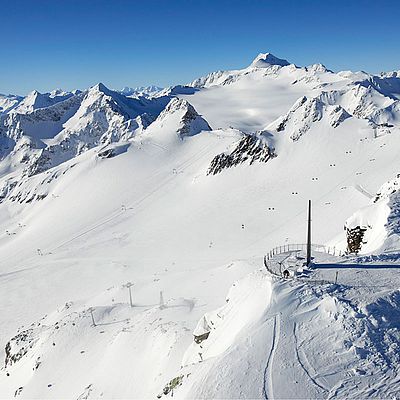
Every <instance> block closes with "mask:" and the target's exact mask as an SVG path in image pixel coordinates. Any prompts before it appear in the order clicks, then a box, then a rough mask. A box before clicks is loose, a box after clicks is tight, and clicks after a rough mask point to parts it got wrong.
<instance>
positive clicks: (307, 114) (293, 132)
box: [275, 93, 351, 141]
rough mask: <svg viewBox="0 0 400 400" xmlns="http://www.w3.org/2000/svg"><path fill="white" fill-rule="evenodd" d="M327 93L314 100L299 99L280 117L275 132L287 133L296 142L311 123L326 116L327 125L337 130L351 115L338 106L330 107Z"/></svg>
mask: <svg viewBox="0 0 400 400" xmlns="http://www.w3.org/2000/svg"><path fill="white" fill-rule="evenodd" d="M330 97H331V96H329V94H328V93H323V94H322V95H320V96H317V97H314V98H308V97H306V96H303V97H301V98H300V99H299V100H297V101H296V103H295V104H294V105H293V107H292V108H291V109H290V110H289V111H288V113H287V114H286V115H284V116H283V117H281V118H280V119H279V120H278V121H277V124H276V128H275V129H276V131H277V132H283V131H289V133H290V138H291V139H292V140H293V141H297V140H299V139H300V137H301V136H303V135H304V134H305V133H306V132H307V131H308V130H309V129H310V128H311V126H312V124H313V123H315V122H317V121H321V120H322V118H323V117H324V116H325V115H326V116H327V118H328V122H329V124H330V125H331V126H332V127H333V128H337V127H338V126H339V125H340V124H341V123H342V122H343V121H345V120H346V119H347V118H349V117H351V115H350V114H349V113H348V112H347V111H346V110H345V109H344V108H343V107H341V106H340V105H330V104H329V103H330V101H332V99H331V98H330Z"/></svg>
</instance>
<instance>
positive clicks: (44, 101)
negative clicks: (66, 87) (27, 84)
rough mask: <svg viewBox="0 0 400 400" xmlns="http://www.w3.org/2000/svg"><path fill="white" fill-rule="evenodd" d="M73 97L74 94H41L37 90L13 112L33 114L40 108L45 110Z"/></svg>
mask: <svg viewBox="0 0 400 400" xmlns="http://www.w3.org/2000/svg"><path fill="white" fill-rule="evenodd" d="M71 96H73V93H66V92H54V93H53V92H52V93H45V94H42V93H39V92H38V91H37V90H34V91H32V92H31V93H29V94H28V96H26V97H25V98H24V99H23V100H22V101H21V102H20V103H19V104H18V106H17V107H15V108H14V109H13V110H12V111H13V112H16V113H20V114H25V113H29V112H32V111H34V110H36V109H38V108H45V107H49V106H52V105H53V104H56V103H58V102H60V101H63V100H66V99H67V98H68V97H71Z"/></svg>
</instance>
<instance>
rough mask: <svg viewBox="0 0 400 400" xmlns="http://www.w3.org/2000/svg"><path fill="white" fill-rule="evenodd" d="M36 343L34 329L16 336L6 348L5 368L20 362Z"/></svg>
mask: <svg viewBox="0 0 400 400" xmlns="http://www.w3.org/2000/svg"><path fill="white" fill-rule="evenodd" d="M34 343H35V340H34V337H33V329H28V330H25V331H22V332H21V333H19V334H18V335H16V336H14V337H13V338H12V339H11V340H10V341H9V342H8V343H7V344H6V347H5V353H6V358H5V361H4V364H5V367H8V366H10V365H12V364H14V363H16V362H17V361H19V360H20V359H21V358H22V357H23V356H24V355H25V354H26V353H27V352H28V350H29V349H30V348H32V347H33V345H34Z"/></svg>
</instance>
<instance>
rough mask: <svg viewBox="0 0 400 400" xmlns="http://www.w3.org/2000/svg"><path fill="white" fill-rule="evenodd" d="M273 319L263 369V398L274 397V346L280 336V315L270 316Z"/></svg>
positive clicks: (276, 344)
mask: <svg viewBox="0 0 400 400" xmlns="http://www.w3.org/2000/svg"><path fill="white" fill-rule="evenodd" d="M272 319H273V321H274V325H273V328H272V332H273V333H272V344H271V351H270V353H269V355H268V359H267V365H266V367H265V370H264V388H263V395H264V398H265V399H274V398H275V397H274V382H273V374H272V373H273V367H274V356H275V351H276V347H277V346H278V343H279V336H280V323H281V320H280V315H279V314H276V315H274V316H273V317H272Z"/></svg>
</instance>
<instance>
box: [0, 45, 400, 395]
mask: <svg viewBox="0 0 400 400" xmlns="http://www.w3.org/2000/svg"><path fill="white" fill-rule="evenodd" d="M399 99H400V73H399V72H396V71H394V72H388V73H384V74H381V75H380V76H375V75H371V74H367V73H364V72H354V73H353V72H349V71H346V72H339V73H334V72H332V71H329V70H328V69H327V68H325V67H324V66H322V65H320V64H316V65H312V66H309V67H307V68H306V67H298V66H295V65H293V64H290V63H289V62H287V61H286V60H282V59H278V58H276V57H274V56H272V55H271V54H269V53H266V54H260V55H259V56H258V57H256V59H255V60H254V61H253V62H252V63H251V65H250V66H249V67H247V68H244V69H241V70H232V71H224V72H215V73H212V74H210V75H208V76H206V77H203V78H199V79H197V80H195V81H194V82H192V83H190V84H187V85H182V86H176V87H171V88H166V89H161V88H156V87H151V88H148V89H147V88H137V89H130V88H124V89H123V90H122V91H115V90H111V89H108V88H106V87H105V86H104V85H102V84H98V85H96V86H94V87H92V88H89V89H88V90H86V91H83V92H81V91H74V92H71V93H66V92H62V91H54V92H52V93H48V94H40V93H38V92H33V93H31V94H30V95H28V96H27V97H25V98H23V97H19V96H1V97H0V107H1V108H0V113H1V114H0V153H1V156H2V158H1V162H0V221H1V226H2V230H1V231H0V346H1V348H0V358H1V359H2V360H4V362H3V364H2V366H1V370H0V398H11V397H14V396H15V397H17V398H21V399H22V398H29V399H32V398H40V399H43V398H71V399H91V398H107V399H108V398H119V399H120V398H155V397H156V396H161V397H162V398H166V397H169V396H172V395H173V396H174V397H178V398H349V397H351V398H367V397H371V398H377V397H380V398H397V397H398V396H399V395H400V379H399V378H398V376H399V370H398V369H399V359H398V358H399V355H398V354H399V350H398V346H399V343H400V336H399V334H398V330H399V327H400V315H399V312H398V308H399V306H400V296H399V287H400V286H399V285H400V275H399V272H400V269H397V267H399V268H400V242H399V232H400V230H399V226H400V225H399V224H400V219H399V212H398V210H399V203H398V199H399V192H398V182H399V175H398V174H399V173H400V171H399V157H400V100H399ZM309 199H311V200H312V205H313V209H312V227H313V241H314V242H315V243H318V244H323V245H326V246H329V247H330V248H335V251H337V254H339V252H340V254H344V253H346V255H345V256H343V257H339V256H337V255H336V256H333V257H327V256H326V255H323V254H319V253H318V254H315V259H314V261H315V264H316V267H315V268H314V269H312V270H311V271H306V272H305V273H303V274H301V276H299V273H297V272H296V274H295V275H294V276H293V277H291V278H290V279H289V280H283V279H282V278H281V277H277V276H275V275H271V274H270V273H269V272H268V271H267V270H266V269H265V268H264V265H263V257H264V255H265V254H267V253H268V252H269V251H270V249H272V248H273V247H274V246H280V245H285V244H289V243H304V242H305V240H306V221H307V201H308V200H309ZM349 238H350V239H351V242H350V239H349ZM349 243H351V245H350V244H349ZM351 246H354V248H353V247H351ZM354 249H356V250H355V251H353V252H352V251H350V250H354ZM288 253H289V254H287V255H288V256H290V257H292V258H293V257H294V254H295V253H293V254H290V251H289V252H288ZM350 253H357V255H356V254H350ZM297 255H299V254H298V253H297ZM275 261H276V260H275ZM278 261H279V260H278ZM301 262H302V261H301V257H298V258H296V257H294V263H295V264H294V267H293V271H297V267H298V266H299V265H300V264H299V265H297V264H296V263H301ZM336 272H338V278H337V283H336V284H335V279H336V278H335V273H336ZM128 282H131V283H132V284H133V286H132V287H131V293H132V303H133V304H132V306H131V305H130V299H129V290H128V288H127V286H126V284H127V283H128ZM128 286H129V285H128ZM93 322H94V324H93ZM204 334H205V336H207V337H206V338H202V339H200V340H198V341H200V343H196V342H195V341H194V338H195V339H196V338H198V337H199V336H200V337H201V335H204Z"/></svg>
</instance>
